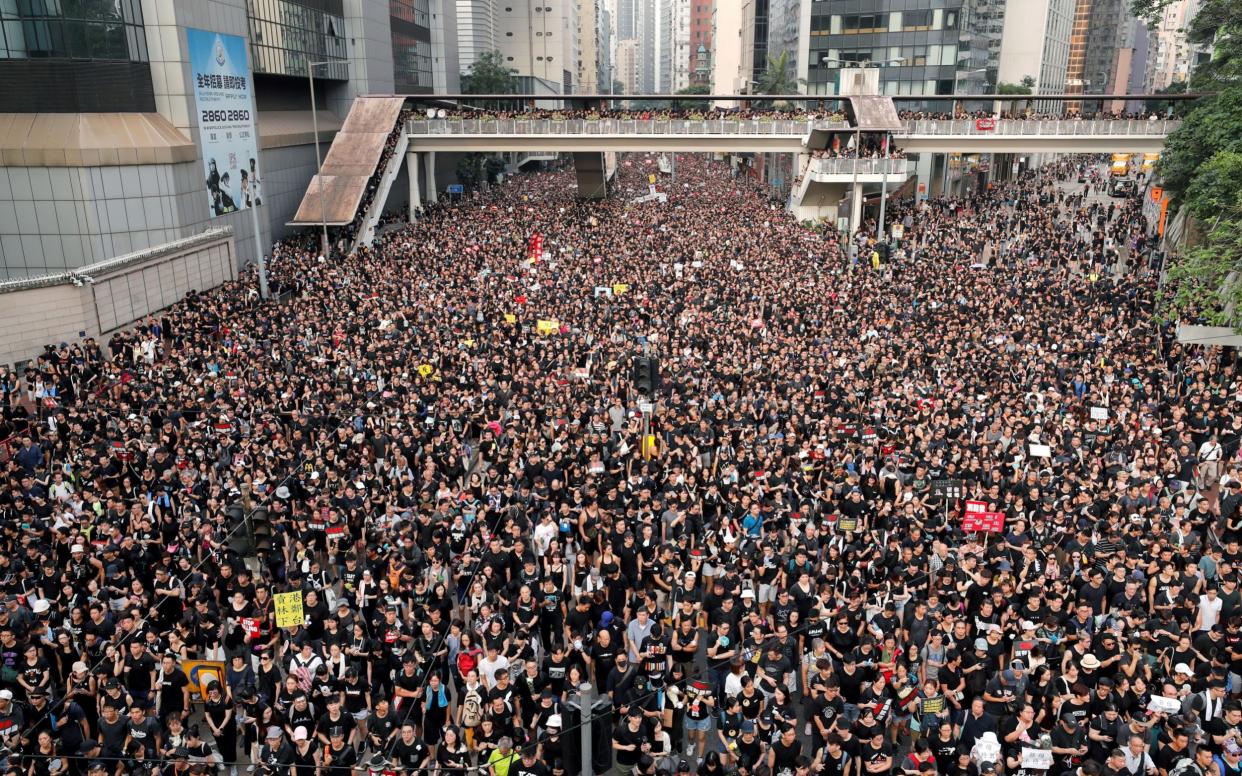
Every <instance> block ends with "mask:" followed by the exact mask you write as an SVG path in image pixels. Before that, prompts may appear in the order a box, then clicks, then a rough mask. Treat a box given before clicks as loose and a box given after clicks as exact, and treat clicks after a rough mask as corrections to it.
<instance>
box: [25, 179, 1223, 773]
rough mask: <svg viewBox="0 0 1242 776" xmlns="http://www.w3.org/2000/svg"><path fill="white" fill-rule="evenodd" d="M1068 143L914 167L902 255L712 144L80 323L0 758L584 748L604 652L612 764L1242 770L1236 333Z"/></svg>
mask: <svg viewBox="0 0 1242 776" xmlns="http://www.w3.org/2000/svg"><path fill="white" fill-rule="evenodd" d="M1079 164H1086V163H1085V162H1078V161H1077V160H1075V161H1066V162H1062V163H1059V164H1057V165H1054V166H1052V167H1048V168H1044V169H1042V170H1038V171H1035V172H1032V173H1027V174H1024V175H1023V176H1022V177H1021V178H1020V179H1019V180H1018V181H1016V182H1013V183H1010V184H1004V185H998V186H995V187H992V188H990V189H985V190H983V191H980V192H977V193H976V194H975V195H974V196H973V197H971V198H968V199H932V200H930V201H924V202H919V203H917V204H914V203H893V204H892V206H891V208H890V211H889V213H890V216H889V219H890V220H889V223H890V224H901V225H902V227H903V229H902V231H903V236H902V238H901V240H900V241H899V242H898V244H897V247H896V248H895V249H893V250H891V251H888V252H887V253H888V255H887V257H884V256H883V255H882V254H883V253H885V252H884V251H881V250H880V249H879V247H878V246H876V245H874V244H873V242H872V241H871V240H868V239H867V238H866V234H867V231H868V230H867V229H863V230H860V232H859V233H858V234H857V235H853V236H850V237H848V238H847V236H842V235H837V234H836V233H835V232H833V231H832V230H828V231H826V232H822V233H820V232H815V231H811V230H808V229H804V228H803V227H801V226H800V225H798V224H797V223H796V222H795V221H794V220H792V218H791V217H790V215H789V214H787V213H785V212H783V211H781V210H779V209H777V208H773V207H771V206H770V205H769V204H768V203H767V202H766V200H765V199H764V198H763V197H762V196H761V195H760V193H759V188H758V186H757V184H755V183H754V182H752V181H751V180H749V179H748V178H745V177H740V176H739V177H734V175H733V174H731V172H730V170H729V167H728V166H727V165H724V164H719V163H715V162H709V161H707V160H705V159H704V158H702V157H699V156H694V155H683V156H682V157H681V159H680V160H679V162H678V179H677V180H678V182H677V185H676V186H672V187H670V188H669V189H668V191H667V193H668V201H667V202H665V203H659V202H654V201H649V202H643V203H639V202H635V201H633V200H634V198H635V196H636V195H639V194H644V193H646V188H647V175H648V174H650V173H651V172H653V171H654V169H655V162H654V160H653V159H650V158H643V157H631V158H627V159H626V160H625V161H624V162H623V163H622V165H621V166H620V168H619V176H620V177H619V186H618V187H617V190H616V191H614V192H613V195H612V196H611V197H610V198H609V199H607V200H605V201H599V202H580V201H577V200H576V199H575V197H574V186H573V184H572V178H571V177H570V176H571V174H570V173H559V172H558V173H544V174H536V175H530V176H522V177H520V178H519V179H517V180H515V181H514V182H512V183H511V184H509V185H505V186H502V187H498V188H494V189H492V190H491V191H489V192H488V193H487V194H486V195H485V196H481V197H480V198H478V199H473V200H467V201H464V202H460V203H456V204H453V205H449V204H441V205H438V206H433V207H432V208H431V209H430V210H429V211H428V212H427V213H426V214H425V217H424V219H423V220H422V221H420V222H419V223H418V224H417V225H413V226H410V227H408V228H405V229H401V230H398V231H395V232H390V233H388V234H385V235H384V236H383V237H382V238H381V239H380V240H379V241H378V242H377V244H376V247H375V248H374V249H373V250H363V251H361V252H359V253H358V254H356V255H352V256H348V257H346V258H343V259H340V260H339V261H333V260H327V259H325V258H323V257H321V256H318V255H317V253H316V251H315V250H314V247H313V242H314V236H313V235H311V236H310V237H309V238H307V239H306V240H303V241H296V240H295V241H291V242H289V243H286V244H284V245H282V246H279V248H278V249H277V250H276V251H275V252H274V256H273V265H272V270H271V274H272V277H273V282H274V283H278V284H280V285H281V286H282V287H285V288H288V289H293V294H292V295H291V298H289V299H287V300H286V301H283V302H281V303H266V304H264V303H259V302H257V301H255V300H254V299H253V297H252V295H250V294H249V286H250V285H251V284H252V278H251V277H250V276H246V277H244V278H243V280H242V281H241V282H238V283H230V284H227V285H225V286H224V287H222V288H219V289H216V290H213V291H210V292H205V293H202V294H192V295H190V296H189V297H188V298H187V299H185V300H184V301H182V302H181V303H179V304H177V305H175V306H174V307H172V308H170V309H169V310H167V311H166V312H164V313H163V314H161V315H160V316H159V317H157V318H152V319H150V320H147V321H144V322H143V323H142V325H141V326H138V327H136V328H134V329H133V330H131V331H129V332H127V333H125V334H122V335H119V336H117V337H116V338H115V339H114V340H112V341H111V342H110V343H108V345H107V348H108V350H109V352H108V357H104V353H103V352H102V350H101V346H99V345H97V344H96V343H93V342H85V343H74V344H72V345H69V344H62V345H60V346H51V347H49V348H48V350H47V352H46V353H45V354H44V355H43V356H42V357H41V358H39V359H38V360H37V361H36V362H33V363H32V364H30V365H29V367H28V368H27V369H26V370H25V371H24V372H22V373H9V374H6V375H4V376H3V377H0V389H2V390H3V409H4V419H5V423H6V427H7V428H10V429H17V430H18V431H19V432H20V433H19V436H18V441H17V442H16V444H15V446H14V449H13V450H12V454H11V455H10V456H9V457H8V458H7V460H6V461H5V462H4V463H3V467H4V473H5V476H4V479H3V482H0V588H2V589H3V593H4V595H5V596H6V597H5V602H4V605H3V606H0V736H3V743H4V748H3V749H0V762H2V763H3V765H4V770H3V773H4V774H5V775H6V776H8V775H9V774H14V775H16V774H24V775H25V776H63V775H64V774H72V776H78V774H81V773H88V772H89V773H90V774H92V776H101V775H102V774H111V775H112V776H120V775H121V774H140V775H141V776H152V775H154V774H160V775H161V776H164V775H165V774H177V775H178V776H179V775H180V774H186V773H190V774H202V773H206V772H209V771H213V770H215V769H223V770H226V771H233V772H236V771H238V770H242V769H247V768H252V767H253V768H255V769H256V770H257V772H259V773H262V774H277V775H279V776H346V775H347V774H350V773H358V772H361V771H366V770H370V771H372V772H374V773H388V772H394V773H400V774H413V773H430V772H433V771H439V772H443V773H446V774H448V773H454V772H464V770H468V769H472V768H478V769H479V770H480V772H486V773H488V774H494V775H495V776H510V775H512V776H527V775H533V776H540V775H543V774H574V773H578V772H580V771H581V769H582V766H581V758H582V756H583V754H582V752H581V749H580V747H579V744H578V742H579V740H580V732H581V731H580V730H578V729H577V727H576V726H575V724H574V721H573V720H574V719H576V716H575V714H576V712H575V710H574V707H573V701H574V700H575V698H574V694H575V691H576V690H577V688H578V687H579V686H580V684H582V683H583V682H591V683H593V685H594V686H595V688H596V692H597V693H598V694H599V695H600V696H602V697H603V698H605V699H607V704H604V705H602V706H601V711H600V714H601V719H600V720H598V721H596V722H594V723H593V730H594V732H595V733H596V735H595V738H594V742H595V752H594V759H595V760H596V770H597V772H600V771H603V770H605V769H606V768H608V767H609V766H611V767H613V768H614V770H615V771H616V773H618V774H621V775H622V776H628V774H631V773H640V774H651V773H657V772H665V773H676V774H683V773H691V772H694V773H699V774H724V773H732V772H736V773H740V774H748V775H749V774H754V775H755V776H759V774H772V775H777V774H782V775H783V774H798V776H802V775H804V774H824V775H826V776H864V775H866V776H888V775H889V774H897V773H901V774H909V775H913V776H930V775H931V774H937V775H938V776H988V775H990V774H999V773H1006V774H1016V775H1017V776H1039V774H1042V773H1045V772H1048V773H1049V774H1050V776H1062V774H1073V775H1074V776H1099V775H1100V774H1107V775H1108V776H1127V775H1128V776H1206V774H1209V773H1210V774H1212V776H1237V775H1238V774H1239V773H1242V762H1240V760H1239V756H1240V755H1242V736H1240V735H1239V727H1238V726H1239V724H1240V722H1242V706H1240V705H1239V701H1238V696H1239V693H1242V629H1240V627H1239V626H1240V625H1242V596H1240V594H1239V590H1238V579H1239V576H1238V575H1239V568H1238V564H1239V562H1242V550H1240V549H1239V540H1240V538H1242V512H1239V504H1240V503H1242V472H1240V471H1239V467H1240V466H1242V464H1240V461H1239V435H1240V433H1242V385H1240V384H1239V380H1238V373H1237V363H1236V361H1230V358H1231V357H1232V356H1230V355H1229V354H1226V353H1224V352H1222V351H1220V350H1219V349H1197V348H1187V347H1184V346H1181V345H1179V344H1177V343H1176V342H1175V341H1174V340H1173V339H1172V338H1171V336H1170V335H1169V332H1168V330H1166V329H1162V328H1159V327H1158V326H1157V325H1156V324H1155V323H1154V322H1153V319H1152V316H1151V305H1152V300H1153V295H1154V281H1153V279H1152V278H1150V277H1147V276H1145V275H1144V274H1143V273H1142V271H1141V269H1133V268H1141V266H1143V265H1142V264H1141V263H1140V262H1136V261H1125V259H1126V258H1127V255H1128V257H1129V258H1131V259H1133V258H1134V256H1133V253H1132V252H1140V253H1141V252H1142V251H1144V250H1146V249H1147V243H1146V225H1145V223H1144V220H1143V218H1142V215H1141V212H1140V209H1139V207H1138V203H1137V201H1126V202H1123V203H1120V204H1118V203H1108V202H1107V201H1106V200H1103V201H1102V200H1101V199H1100V198H1096V197H1091V196H1089V184H1087V185H1086V186H1085V187H1084V185H1082V184H1078V183H1076V180H1077V176H1078V174H1079V172H1080V169H1079ZM536 235H537V236H538V238H539V239H538V240H535V243H536V244H541V248H542V250H541V251H533V250H532V249H531V245H532V238H533V237H535V236H536ZM868 257H870V260H869V261H868V260H866V259H867V258H868ZM644 354H646V356H649V357H651V358H654V359H656V360H657V361H658V364H659V375H658V377H657V378H656V379H655V381H654V386H653V387H652V390H651V392H650V393H649V394H648V395H646V396H644V395H643V394H641V393H640V392H639V390H638V387H639V382H638V378H643V379H644V380H646V379H647V378H646V377H645V376H644V375H636V374H635V373H634V372H635V370H634V369H633V366H634V363H635V359H636V357H639V356H643V355H644ZM647 401H650V402H651V407H650V408H649V409H650V413H649V414H648V415H644V407H645V402H647ZM648 426H649V431H648V430H647V427H648ZM645 434H649V437H650V438H648V437H647V436H645ZM946 482H948V483H950V484H952V483H954V482H957V483H960V488H961V490H960V492H955V491H946V490H945V483H946ZM954 487H956V486H954ZM967 501H970V502H976V501H977V502H982V504H983V505H984V509H985V510H986V511H988V512H993V513H999V515H1000V516H1001V519H1002V520H1003V527H1002V528H1001V530H1000V531H998V532H995V533H990V534H980V533H972V532H966V531H964V530H963V524H962V516H963V510H964V509H965V508H966V502H967ZM239 514H240V515H245V516H248V517H249V518H250V520H238V515H239ZM255 521H259V523H260V524H264V523H269V522H270V523H271V524H272V525H273V526H274V529H275V530H274V533H273V535H272V537H271V540H270V541H271V547H270V548H269V547H267V546H265V545H264V546H261V547H260V548H259V549H258V551H257V553H256V552H255V551H254V548H253V547H252V546H251V544H250V538H251V533H252V532H251V531H250V530H248V526H251V527H252V526H253V525H254V523H255ZM252 556H254V557H252ZM290 591H297V592H300V593H301V594H302V602H303V609H304V619H303V620H302V621H301V622H300V623H299V624H298V625H296V626H295V627H288V628H279V627H276V623H275V608H274V605H273V599H274V595H276V594H280V593H285V592H290ZM197 660H219V661H222V662H223V663H224V667H223V677H224V679H223V681H221V682H217V683H212V684H210V686H208V687H206V688H204V694H205V698H202V699H199V698H198V697H197V689H196V687H192V686H191V685H190V683H189V682H188V680H187V678H186V676H185V674H184V671H183V669H184V668H186V667H187V665H188V664H189V663H190V661H197ZM605 707H606V708H607V710H606V711H605V710H603V709H604V708H605ZM1040 751H1043V752H1046V753H1048V756H1049V757H1050V761H1051V765H1045V764H1041V763H1039V762H1038V761H1037V759H1036V758H1035V755H1031V754H1029V753H1028V752H1035V753H1036V754H1038V752H1040ZM1024 760H1025V761H1026V763H1025V765H1024Z"/></svg>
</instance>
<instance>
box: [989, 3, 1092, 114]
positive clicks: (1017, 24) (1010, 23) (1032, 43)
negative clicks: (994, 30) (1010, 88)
mask: <svg viewBox="0 0 1242 776" xmlns="http://www.w3.org/2000/svg"><path fill="white" fill-rule="evenodd" d="M1075 9H1076V0H1024V1H1023V2H1020V3H1010V4H1009V6H1008V8H1007V9H1006V11H1005V32H1004V37H1003V40H1002V41H1001V56H1000V66H999V68H998V73H997V78H998V79H999V80H1000V81H1001V82H1004V83H1015V84H1016V83H1021V82H1022V79H1023V78H1026V77H1027V76H1029V77H1031V78H1033V79H1035V86H1034V89H1033V92H1034V93H1035V94H1064V93H1065V82H1066V78H1067V72H1068V68H1069V50H1070V34H1071V31H1072V29H1073V25H1074V11H1075ZM1039 105H1040V109H1041V110H1059V109H1060V107H1061V106H1060V105H1058V104H1056V103H1051V102H1047V101H1045V102H1044V103H1040V104H1039Z"/></svg>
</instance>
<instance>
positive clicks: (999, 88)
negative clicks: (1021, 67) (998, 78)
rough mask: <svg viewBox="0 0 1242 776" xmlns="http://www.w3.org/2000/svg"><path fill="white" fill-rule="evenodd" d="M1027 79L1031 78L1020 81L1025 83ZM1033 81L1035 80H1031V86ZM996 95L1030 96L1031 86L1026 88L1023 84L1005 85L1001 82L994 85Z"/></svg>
mask: <svg viewBox="0 0 1242 776" xmlns="http://www.w3.org/2000/svg"><path fill="white" fill-rule="evenodd" d="M1027 78H1031V77H1030V76H1029V75H1028V76H1027V77H1026V78H1023V79H1022V80H1023V81H1026V80H1027ZM1034 80H1035V79H1033V78H1031V81H1032V84H1031V85H1032V86H1033V85H1034ZM996 93H997V94H1011V95H1012V94H1030V93H1031V86H1028V85H1027V84H1025V83H1020V84H1007V83H1005V82H1003V81H1002V82H1001V83H998V84H997V85H996Z"/></svg>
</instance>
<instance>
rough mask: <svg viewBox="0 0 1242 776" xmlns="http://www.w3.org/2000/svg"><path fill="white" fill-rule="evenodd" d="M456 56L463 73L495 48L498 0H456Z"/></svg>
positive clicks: (468, 70)
mask: <svg viewBox="0 0 1242 776" xmlns="http://www.w3.org/2000/svg"><path fill="white" fill-rule="evenodd" d="M456 2H457V58H458V64H459V65H460V66H461V71H462V72H463V73H468V72H470V67H471V66H472V65H474V63H475V62H476V61H477V60H478V59H479V57H480V56H482V55H483V54H484V53H486V52H488V51H495V50H496V4H497V2H499V0H456Z"/></svg>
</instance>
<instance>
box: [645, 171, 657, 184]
mask: <svg viewBox="0 0 1242 776" xmlns="http://www.w3.org/2000/svg"><path fill="white" fill-rule="evenodd" d="M647 182H648V183H652V184H654V183H655V173H651V174H650V175H648V176H647Z"/></svg>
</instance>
